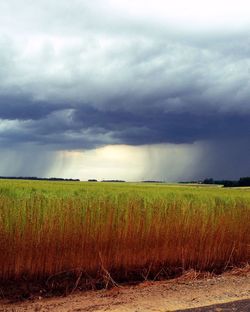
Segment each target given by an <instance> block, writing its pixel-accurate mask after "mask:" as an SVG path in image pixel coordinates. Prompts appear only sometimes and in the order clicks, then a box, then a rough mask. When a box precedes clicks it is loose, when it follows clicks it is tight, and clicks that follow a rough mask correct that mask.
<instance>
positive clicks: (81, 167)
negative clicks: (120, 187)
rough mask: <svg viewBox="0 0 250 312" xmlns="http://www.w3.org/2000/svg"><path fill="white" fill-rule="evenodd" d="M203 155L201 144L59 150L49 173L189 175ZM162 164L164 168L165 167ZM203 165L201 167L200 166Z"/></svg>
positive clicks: (102, 176) (124, 177)
mask: <svg viewBox="0 0 250 312" xmlns="http://www.w3.org/2000/svg"><path fill="white" fill-rule="evenodd" d="M201 159H202V144H200V143H199V144H190V145H189V144H154V145H144V146H128V145H108V146H104V147H100V148H97V149H95V150H88V151H80V150H78V151H61V152H58V156H57V161H56V162H55V163H56V165H55V166H54V167H53V168H51V171H50V172H48V174H47V175H48V176H50V177H52V176H56V177H62V174H61V172H62V170H63V177H64V178H72V177H73V178H79V179H81V180H83V181H86V180H88V179H97V180H108V179H119V180H126V181H131V182H134V181H141V180H164V181H170V182H173V181H178V180H182V177H183V176H189V177H190V178H191V175H192V172H193V171H195V167H196V164H197V163H198V162H199V161H200V160H201ZM163 168H166V169H165V170H164V169H163ZM203 169H204V168H203Z"/></svg>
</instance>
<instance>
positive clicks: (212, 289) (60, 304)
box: [0, 270, 250, 312]
mask: <svg viewBox="0 0 250 312" xmlns="http://www.w3.org/2000/svg"><path fill="white" fill-rule="evenodd" d="M246 299H249V300H250V272H249V270H248V271H247V272H231V273H224V274H223V275H221V276H215V277H213V276H209V275H208V276H207V277H206V278H204V276H203V278H201V279H200V278H199V275H197V274H196V273H195V272H189V273H187V274H186V275H184V276H182V277H180V278H177V279H174V280H169V281H161V282H147V281H146V282H144V283H141V284H139V285H137V286H120V287H115V288H112V289H110V290H100V291H88V292H77V293H75V294H73V295H70V296H67V297H57V298H50V299H46V298H37V299H36V300H34V301H26V302H23V303H14V304H10V303H8V302H7V301H0V312H15V311H20V312H24V311H25V312H28V311H41V312H45V311H53V312H59V311H60V312H66V311H67V312H69V311H72V312H73V311H74V312H76V311H78V312H80V311H88V312H94V311H97V312H104V311H110V312H118V311H119V312H145V311H149V312H152V311H157V312H167V311H175V310H182V309H189V308H196V307H202V306H209V305H214V304H222V303H227V302H232V301H235V300H246ZM206 311H208V310H206ZM217 311H218V310H217ZM219 311H222V310H219ZM237 311H238V310H237Z"/></svg>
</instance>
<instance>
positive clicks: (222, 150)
mask: <svg viewBox="0 0 250 312" xmlns="http://www.w3.org/2000/svg"><path fill="white" fill-rule="evenodd" d="M249 99H250V3H249V1H244V0H237V1H233V0H231V1H230V0H227V1H226V0H217V1H214V0H211V1H205V0H186V1H180V0H175V1H170V0H154V1H149V0H148V1H147V0H119V1H117V0H105V1H104V0H95V1H84V0H71V1H68V0H60V1H51V0H36V1H31V0H25V1H24V0H8V1H1V2H0V159H1V162H0V175H6V176H11V175H17V176H20V175H25V176H39V177H54V176H56V177H65V178H80V179H82V180H87V179H90V178H97V179H125V180H128V181H138V180H165V181H169V182H172V181H186V180H199V179H204V178H206V177H214V178H225V179H236V178H239V177H241V176H249V175H250V157H249V155H250V102H249Z"/></svg>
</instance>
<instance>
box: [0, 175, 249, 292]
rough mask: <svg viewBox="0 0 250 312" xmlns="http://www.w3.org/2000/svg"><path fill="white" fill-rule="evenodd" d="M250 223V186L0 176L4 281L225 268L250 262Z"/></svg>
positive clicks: (157, 275)
mask: <svg viewBox="0 0 250 312" xmlns="http://www.w3.org/2000/svg"><path fill="white" fill-rule="evenodd" d="M249 228H250V190H249V189H246V190H245V189H225V188H221V187H199V186H195V185H193V186H185V185H166V184H146V183H144V184H143V183H141V184H135V183H101V182H98V183H89V182H86V183H84V182H47V181H46V182H44V181H24V180H23V181H22V180H19V181H18V180H0V255H1V257H0V283H1V285H4V283H7V282H8V281H16V282H18V281H21V280H22V281H23V280H25V281H31V282H33V283H34V282H36V281H45V282H46V283H47V284H48V283H51V285H52V284H53V283H54V284H56V282H55V279H56V277H58V278H59V277H62V276H63V274H64V282H65V279H67V278H69V276H70V278H71V279H72V278H73V280H74V285H75V287H77V285H78V284H80V283H81V284H82V285H83V284H86V287H90V284H91V285H92V286H93V281H96V282H95V284H98V283H99V284H100V285H101V284H102V285H103V286H105V283H106V284H108V283H115V281H116V282H120V281H136V280H140V279H161V278H166V277H171V276H174V275H175V274H180V273H181V272H183V271H185V270H188V269H195V270H198V271H211V272H221V271H224V270H226V269H229V268H231V267H233V266H241V265H244V264H246V263H248V262H249V260H250V253H249V247H250V231H249ZM65 276H67V278H66V277H65ZM52 281H54V282H52ZM91 281H92V282H91ZM88 283H89V285H88ZM54 284H53V285H54ZM53 285H52V286H53ZM106 286H107V285H106ZM53 287H54V286H53ZM55 287H56V286H55Z"/></svg>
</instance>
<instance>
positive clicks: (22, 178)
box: [0, 176, 80, 182]
mask: <svg viewBox="0 0 250 312" xmlns="http://www.w3.org/2000/svg"><path fill="white" fill-rule="evenodd" d="M0 179H6V180H7V179H8V180H39V181H75V182H78V181H80V180H79V179H64V178H38V177H3V176H0Z"/></svg>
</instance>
